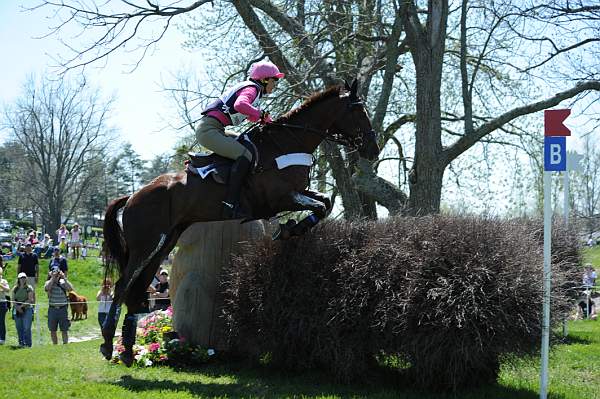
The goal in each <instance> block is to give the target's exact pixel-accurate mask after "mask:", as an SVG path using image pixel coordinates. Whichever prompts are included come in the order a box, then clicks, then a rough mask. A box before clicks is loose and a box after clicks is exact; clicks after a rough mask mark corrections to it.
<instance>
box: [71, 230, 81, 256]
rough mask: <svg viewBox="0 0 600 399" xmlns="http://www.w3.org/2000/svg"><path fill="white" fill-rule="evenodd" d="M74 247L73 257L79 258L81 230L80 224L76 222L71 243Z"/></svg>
mask: <svg viewBox="0 0 600 399" xmlns="http://www.w3.org/2000/svg"><path fill="white" fill-rule="evenodd" d="M69 245H70V246H71V248H73V259H79V249H80V248H81V230H80V229H79V225H78V224H77V223H75V224H74V225H73V228H72V229H71V243H70V244H69Z"/></svg>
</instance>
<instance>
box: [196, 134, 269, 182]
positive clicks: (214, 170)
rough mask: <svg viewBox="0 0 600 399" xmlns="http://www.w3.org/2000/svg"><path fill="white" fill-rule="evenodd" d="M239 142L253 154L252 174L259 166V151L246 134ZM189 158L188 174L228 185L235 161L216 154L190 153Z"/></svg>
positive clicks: (240, 137)
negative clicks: (209, 178) (210, 178)
mask: <svg viewBox="0 0 600 399" xmlns="http://www.w3.org/2000/svg"><path fill="white" fill-rule="evenodd" d="M237 140H238V142H239V143H240V144H242V145H243V146H244V147H246V149H248V151H250V153H251V154H252V170H251V172H250V173H253V172H254V170H255V169H256V167H257V165H258V150H257V149H256V146H255V145H254V143H252V141H250V139H249V138H248V136H247V135H245V134H242V135H240V136H239V137H238V139H237ZM188 157H189V160H187V161H185V171H186V172H187V173H188V174H191V175H195V176H199V177H201V178H202V179H206V178H207V177H209V176H210V177H212V178H213V180H214V181H215V182H216V183H219V184H225V185H226V184H228V182H229V175H230V172H231V166H232V165H233V162H234V160H233V159H230V158H227V157H223V156H221V155H219V154H216V153H214V152H210V153H203V152H188Z"/></svg>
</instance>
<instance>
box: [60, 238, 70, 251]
mask: <svg viewBox="0 0 600 399" xmlns="http://www.w3.org/2000/svg"><path fill="white" fill-rule="evenodd" d="M58 248H60V252H61V253H63V254H68V253H69V244H67V238H66V237H61V238H60V239H59V241H58Z"/></svg>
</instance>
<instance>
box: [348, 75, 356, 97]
mask: <svg viewBox="0 0 600 399" xmlns="http://www.w3.org/2000/svg"><path fill="white" fill-rule="evenodd" d="M346 84H348V83H346ZM349 90H350V98H351V99H358V79H356V78H354V80H353V81H352V85H351V86H350V88H349Z"/></svg>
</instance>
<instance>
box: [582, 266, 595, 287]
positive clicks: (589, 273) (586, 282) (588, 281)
mask: <svg viewBox="0 0 600 399" xmlns="http://www.w3.org/2000/svg"><path fill="white" fill-rule="evenodd" d="M595 284H596V271H595V270H594V268H593V267H592V264H591V263H587V264H586V265H585V271H584V272H583V288H584V289H586V290H587V289H592V288H594V285H595Z"/></svg>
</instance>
